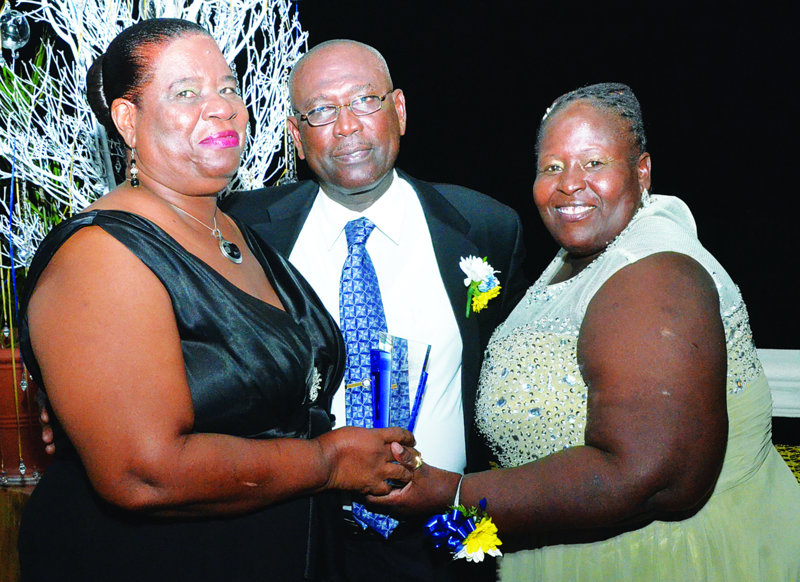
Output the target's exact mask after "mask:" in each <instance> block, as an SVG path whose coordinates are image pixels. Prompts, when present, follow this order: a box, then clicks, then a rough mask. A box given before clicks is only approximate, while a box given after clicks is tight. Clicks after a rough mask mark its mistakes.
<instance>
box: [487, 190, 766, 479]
mask: <svg viewBox="0 0 800 582" xmlns="http://www.w3.org/2000/svg"><path fill="white" fill-rule="evenodd" d="M662 251H675V252H681V253H684V254H688V255H689V256H692V257H693V258H695V259H696V260H698V262H700V263H701V264H702V265H703V266H704V267H705V268H706V270H707V271H708V272H709V273H710V274H711V276H712V277H713V279H714V281H715V283H716V286H717V289H718V292H719V297H720V313H721V316H722V321H723V325H724V327H725V337H726V341H727V347H728V380H727V387H728V400H729V402H730V400H731V399H732V398H736V397H737V395H739V394H741V393H742V392H743V391H744V390H745V387H746V386H747V383H748V382H749V381H750V380H752V379H753V378H755V377H756V376H758V375H760V374H761V373H762V369H761V364H760V363H759V361H758V357H757V353H756V350H755V346H754V344H753V340H752V336H751V333H750V326H749V323H748V318H747V310H746V308H745V306H744V303H743V302H742V298H741V295H740V293H739V290H738V289H737V288H736V286H735V285H734V284H733V282H732V281H731V280H730V278H729V277H728V275H727V273H725V271H724V269H723V268H722V267H721V266H720V265H719V263H718V262H717V261H716V260H715V259H714V258H713V257H712V256H711V255H710V254H709V253H708V252H707V251H706V250H705V249H704V248H703V247H702V246H701V245H700V243H699V242H698V241H697V238H696V234H695V232H694V222H693V220H692V219H691V215H690V214H689V211H688V209H687V208H686V206H685V205H684V204H683V203H682V202H681V201H680V200H678V199H677V198H673V197H666V196H653V197H651V199H650V201H649V202H648V203H647V204H646V205H645V206H644V207H643V208H642V209H640V211H639V212H638V213H637V214H636V216H635V217H634V218H633V220H632V221H631V223H630V224H629V225H628V227H627V228H626V229H625V230H624V231H623V232H622V233H621V234H620V235H619V236H618V237H617V239H615V241H614V242H613V243H612V244H611V245H609V247H608V248H607V249H606V251H604V253H603V254H602V255H600V256H599V257H598V258H597V259H595V261H594V262H593V263H592V264H590V265H589V266H587V267H586V268H585V269H584V270H583V271H581V272H580V273H579V274H578V275H576V276H574V277H572V278H571V279H568V280H566V281H564V282H562V283H558V284H555V285H548V282H549V281H550V280H551V279H552V277H553V275H554V274H555V273H556V272H557V271H558V269H560V268H561V266H562V264H563V256H564V253H563V251H560V252H559V254H558V255H557V256H556V257H555V259H554V260H553V261H552V262H551V264H550V265H549V266H548V267H547V268H546V269H545V271H544V272H543V273H542V276H541V277H540V278H539V280H538V281H536V283H534V285H533V286H532V287H531V288H530V289H528V292H527V294H526V295H525V297H524V298H523V299H522V300H521V301H520V303H519V304H518V305H517V307H516V308H515V309H514V311H513V312H512V313H511V315H510V316H509V317H508V319H507V320H506V321H505V322H504V323H503V324H501V325H500V326H499V327H498V328H497V330H495V333H494V335H493V336H492V339H491V340H490V342H489V345H488V347H487V349H486V354H485V357H484V363H483V368H482V370H481V375H480V383H479V389H478V398H477V402H476V420H475V422H476V426H477V427H478V429H479V431H480V432H481V433H482V434H483V435H484V437H485V438H486V440H487V442H488V443H489V445H490V446H491V447H492V449H493V450H494V452H495V454H496V455H497V458H498V461H499V462H500V464H501V466H504V467H513V466H517V465H521V464H523V463H526V462H529V461H533V460H535V459H538V458H540V457H542V456H544V455H548V454H552V453H555V452H557V451H559V450H562V449H564V448H567V447H571V446H576V445H581V444H583V442H584V430H585V428H586V401H587V386H586V383H585V382H584V380H583V378H582V376H581V373H580V369H579V367H578V359H577V343H578V333H579V330H580V325H581V322H582V320H583V315H584V313H585V312H586V307H587V306H588V304H589V302H590V301H591V299H592V297H593V296H594V294H595V292H596V291H597V289H599V288H600V286H602V284H603V283H604V282H605V281H607V280H608V278H609V277H611V276H612V275H613V274H614V273H615V272H617V271H618V270H619V269H621V268H622V267H624V266H625V265H627V264H630V263H632V262H635V261H637V260H639V259H641V258H643V257H645V256H648V255H650V254H653V253H655V252H662Z"/></svg>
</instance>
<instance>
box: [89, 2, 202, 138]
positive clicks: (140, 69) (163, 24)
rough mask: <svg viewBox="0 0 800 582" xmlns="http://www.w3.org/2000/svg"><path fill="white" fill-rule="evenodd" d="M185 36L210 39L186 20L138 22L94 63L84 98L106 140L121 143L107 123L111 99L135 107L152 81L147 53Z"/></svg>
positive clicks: (110, 125) (150, 57)
mask: <svg viewBox="0 0 800 582" xmlns="http://www.w3.org/2000/svg"><path fill="white" fill-rule="evenodd" d="M187 34H203V35H206V36H211V35H210V34H209V32H208V31H207V30H206V29H205V28H203V27H202V26H200V25H199V24H197V23H195V22H191V21H189V20H181V19H178V18H150V19H147V20H142V21H140V22H137V23H136V24H134V25H132V26H130V27H128V28H126V29H125V30H123V31H122V32H120V33H119V34H118V35H117V36H116V37H115V38H114V40H112V41H111V44H109V45H108V48H107V49H106V52H105V53H103V54H101V55H100V56H99V57H97V59H95V61H94V63H93V64H92V66H91V67H90V68H89V71H88V72H87V73H86V97H87V99H88V100H89V105H90V107H91V108H92V111H93V112H94V114H95V117H97V120H98V121H99V122H100V123H101V124H102V125H103V127H104V128H105V129H106V132H107V133H108V136H109V137H110V138H112V139H116V140H119V141H123V140H122V136H121V135H120V134H119V132H118V131H117V128H116V126H115V125H114V121H113V120H112V119H111V104H112V103H113V102H114V99H118V98H120V97H122V98H125V99H129V100H130V101H131V102H133V103H136V104H138V103H139V98H140V97H141V91H142V88H143V87H144V86H145V85H146V84H147V82H148V81H149V80H150V78H151V77H152V71H153V60H154V59H153V57H154V55H155V53H153V52H149V51H148V49H149V48H152V47H154V46H159V45H162V44H164V43H167V42H170V41H172V40H174V39H177V38H179V37H181V36H184V35H187Z"/></svg>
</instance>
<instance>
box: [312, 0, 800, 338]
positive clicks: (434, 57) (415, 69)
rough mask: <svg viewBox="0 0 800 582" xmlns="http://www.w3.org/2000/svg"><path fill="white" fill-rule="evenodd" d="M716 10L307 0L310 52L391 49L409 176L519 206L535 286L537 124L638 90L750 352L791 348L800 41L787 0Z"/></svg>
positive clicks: (653, 145)
mask: <svg viewBox="0 0 800 582" xmlns="http://www.w3.org/2000/svg"><path fill="white" fill-rule="evenodd" d="M709 4H711V3H709ZM713 4H714V5H713V6H710V5H709V6H706V5H705V4H704V3H703V2H700V1H698V2H695V3H688V2H686V3H684V2H658V3H649V2H645V1H642V2H640V3H638V4H635V3H623V2H613V1H610V2H609V1H606V2H597V3H594V4H593V5H592V6H586V5H584V4H583V3H581V2H574V1H572V2H560V1H550V2H539V1H530V2H511V1H502V0H495V1H492V2H489V1H482V0H471V1H462V2H458V1H454V0H429V1H425V2H423V1H405V2H395V3H378V2H364V1H360V0H358V1H348V2H336V1H332V0H300V1H299V2H297V6H298V9H299V13H300V21H301V23H302V25H303V28H304V29H305V30H306V31H308V33H309V46H313V45H315V44H317V43H319V42H322V41H324V40H328V39H331V38H352V39H356V40H360V41H362V42H366V43H368V44H370V45H373V46H374V47H376V48H377V49H378V50H380V51H381V53H383V55H384V56H385V57H386V60H387V62H388V63H389V67H390V70H391V72H392V78H393V81H394V85H395V87H399V88H402V89H403V91H404V93H405V95H406V100H407V106H408V111H409V124H408V132H407V134H406V136H405V137H404V138H403V143H402V147H401V153H400V159H399V161H398V165H399V166H400V167H402V168H403V169H404V170H406V171H408V172H409V173H411V174H412V175H413V176H415V177H418V178H422V179H427V180H432V181H442V182H452V183H457V184H462V185H465V186H469V187H472V188H475V189H476V190H480V191H482V192H485V193H487V194H489V195H491V196H493V197H494V198H497V199H498V200H501V201H502V202H504V203H506V204H508V205H510V206H512V207H514V208H515V209H516V210H517V211H518V212H519V214H520V216H521V217H522V220H523V223H524V226H525V230H526V238H527V242H528V248H529V255H530V261H529V262H530V265H529V270H530V274H531V275H532V276H536V275H538V273H539V272H540V271H541V269H542V268H543V267H544V266H545V265H546V264H547V262H548V261H549V260H550V259H551V258H552V256H553V254H554V252H555V250H556V246H555V243H553V242H552V240H551V239H550V237H549V235H548V234H547V232H546V231H545V230H544V228H543V227H542V226H541V224H540V221H539V217H538V214H537V213H536V211H535V208H534V206H533V201H532V197H531V185H532V184H533V178H534V156H533V149H534V141H535V133H536V129H537V127H538V121H539V119H540V118H541V116H542V114H543V113H544V110H545V109H546V108H547V106H548V105H549V104H550V102H552V100H553V99H555V97H557V96H558V95H560V94H562V93H564V92H566V91H568V90H570V89H574V88H576V87H578V86H581V85H586V84H590V83H595V82H600V81H620V82H624V83H627V84H629V85H630V86H631V87H632V88H633V90H634V92H635V93H636V94H637V96H638V97H639V100H640V101H641V103H642V110H643V113H644V118H645V126H646V129H647V133H648V140H649V147H648V149H649V151H650V153H651V154H652V158H653V186H654V187H653V191H654V192H656V193H663V194H672V195H676V196H679V197H681V198H683V199H684V200H685V201H686V202H687V203H688V204H689V206H690V207H691V208H692V211H693V213H694V216H695V219H696V221H697V225H698V232H699V236H700V240H701V241H702V242H703V244H704V245H705V246H706V247H707V248H708V249H709V250H710V251H711V252H712V253H713V254H714V255H715V256H716V257H717V258H718V259H719V260H720V262H721V263H722V264H723V266H725V268H726V269H727V271H728V272H729V273H730V275H731V276H732V277H733V279H734V281H736V282H737V284H738V285H739V287H740V288H741V291H742V294H743V295H744V298H745V301H746V303H747V305H748V309H749V311H750V320H751V326H752V329H753V334H754V337H755V341H756V345H758V346H759V347H762V348H792V349H797V348H800V339H798V337H797V335H796V331H797V324H798V323H799V322H800V321H798V320H800V318H799V317H798V315H799V314H800V307H798V299H799V298H798V293H797V283H796V279H797V278H798V273H800V267H799V266H798V261H797V259H796V256H795V248H796V244H795V240H796V233H797V231H798V226H797V220H798V210H799V209H800V204H798V196H800V191H799V188H798V183H797V180H796V174H797V169H798V167H800V164H798V163H797V161H798V158H800V151H798V149H797V148H796V147H795V143H796V140H795V139H794V136H795V133H794V123H793V122H794V113H795V112H794V100H795V91H794V90H790V88H789V85H793V84H795V83H796V77H797V76H798V64H797V57H798V51H797V49H796V43H795V42H792V43H790V40H792V41H794V40H796V37H797V36H798V35H799V34H800V33H798V31H797V30H796V29H795V23H794V21H793V18H791V17H790V15H789V14H788V12H785V11H786V10H788V8H783V7H780V6H778V5H777V4H776V5H771V4H769V3H758V4H756V3H753V2H735V1H728V2H724V3H717V2H715V3H713ZM786 5H787V6H788V5H789V3H787V4H786ZM790 98H791V102H790ZM301 166H302V167H301V172H302V171H303V170H305V166H304V165H301ZM303 175H304V174H303V173H301V176H303Z"/></svg>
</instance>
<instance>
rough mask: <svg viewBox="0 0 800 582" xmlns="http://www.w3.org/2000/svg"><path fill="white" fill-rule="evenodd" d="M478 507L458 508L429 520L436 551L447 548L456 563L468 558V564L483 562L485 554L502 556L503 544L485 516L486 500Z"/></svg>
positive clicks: (427, 527)
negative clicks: (460, 559) (501, 548)
mask: <svg viewBox="0 0 800 582" xmlns="http://www.w3.org/2000/svg"><path fill="white" fill-rule="evenodd" d="M479 505H480V507H470V508H469V509H467V508H466V507H464V506H463V505H458V506H456V507H453V508H451V510H450V511H448V512H447V513H442V514H441V515H436V516H434V517H432V518H431V519H430V520H428V523H426V524H425V527H426V529H427V530H428V535H429V536H431V538H432V540H433V547H435V548H441V547H447V549H449V550H450V552H451V553H452V554H453V559H454V560H457V559H459V558H466V559H467V562H482V561H483V558H484V556H485V555H486V554H488V555H490V556H495V557H497V556H502V555H503V553H502V552H501V551H500V550H498V549H497V546H500V545H502V544H503V542H501V541H500V538H498V537H497V526H496V525H494V524H493V523H492V518H491V517H489V516H488V515H486V498H485V497H484V498H483V499H481V501H480V504H479Z"/></svg>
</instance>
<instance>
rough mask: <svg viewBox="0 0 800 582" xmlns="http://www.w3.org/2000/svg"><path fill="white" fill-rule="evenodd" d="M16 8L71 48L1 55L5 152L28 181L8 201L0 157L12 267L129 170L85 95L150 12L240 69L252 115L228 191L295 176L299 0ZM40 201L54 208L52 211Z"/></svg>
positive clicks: (55, 2) (34, 0)
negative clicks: (293, 78) (97, 64)
mask: <svg viewBox="0 0 800 582" xmlns="http://www.w3.org/2000/svg"><path fill="white" fill-rule="evenodd" d="M17 10H19V11H20V12H23V14H25V16H27V17H28V18H29V19H31V20H33V21H38V22H42V23H45V24H46V26H47V27H49V28H51V29H52V30H53V31H54V32H55V33H56V35H57V36H58V38H59V39H60V41H61V42H63V43H64V45H65V46H66V50H65V51H63V50H58V49H56V48H55V47H54V46H53V45H52V44H45V45H44V49H43V50H44V59H43V61H42V63H41V65H40V66H37V65H36V64H35V63H31V62H22V63H19V62H17V63H6V62H5V60H4V58H3V59H2V60H0V66H4V67H5V68H6V71H7V73H8V72H12V73H13V74H10V75H9V74H7V75H5V77H7V78H4V77H3V76H0V156H2V157H3V158H5V159H6V160H8V161H9V165H10V163H11V162H12V161H13V166H14V174H15V177H16V179H17V182H16V184H17V185H18V190H22V189H24V192H23V191H17V192H16V195H15V203H14V208H11V207H10V200H9V198H10V188H9V186H8V184H9V183H10V179H11V173H10V172H9V171H8V170H7V168H5V167H2V166H0V182H2V184H3V188H2V192H3V196H2V199H1V200H0V204H1V205H2V207H3V214H2V216H0V236H2V237H3V239H4V240H5V241H6V242H7V243H9V245H4V246H3V250H2V254H3V257H2V261H0V262H1V263H2V266H3V267H5V268H8V266H10V261H9V259H10V257H9V250H8V248H7V247H9V246H13V249H14V255H15V256H14V263H15V264H14V266H15V267H22V266H27V265H28V263H29V261H30V259H31V258H32V256H33V252H34V251H35V249H36V247H37V246H38V244H39V242H41V240H42V238H43V237H44V235H45V234H46V233H47V231H48V230H49V229H50V228H51V227H52V225H53V224H54V223H56V222H58V221H60V220H61V219H63V218H64V217H67V216H70V215H72V214H73V213H75V212H78V211H80V210H81V209H83V208H85V207H86V206H87V205H89V204H90V203H91V202H93V201H94V200H96V199H97V198H98V197H99V196H101V195H103V194H105V193H106V192H108V191H109V190H110V189H111V188H113V187H114V185H115V181H116V180H115V177H114V176H115V173H116V175H122V174H123V163H124V159H123V157H122V152H121V151H119V150H118V149H117V148H116V147H115V146H114V145H113V144H110V143H109V141H108V140H107V138H106V135H105V132H104V130H103V129H102V126H100V124H99V123H98V122H97V121H96V120H95V118H94V115H93V114H92V112H91V109H90V108H89V104H88V102H87V100H86V97H85V86H86V72H87V71H88V69H89V67H90V66H91V64H92V62H93V61H94V59H95V58H96V57H97V56H98V55H99V54H100V52H101V51H103V50H105V48H106V47H107V46H108V44H109V43H110V42H111V40H112V39H113V38H114V37H115V36H116V35H117V34H118V33H119V32H120V31H121V30H122V29H124V28H126V27H127V26H129V25H131V24H133V23H134V22H136V21H138V20H140V19H142V18H153V17H174V18H184V19H187V20H192V21H195V22H198V23H199V24H201V25H202V26H204V27H205V28H206V29H207V30H208V31H209V32H210V33H211V34H212V36H213V37H214V38H215V39H216V40H217V42H218V43H219V46H220V48H221V49H222V53H223V54H224V55H225V57H226V59H228V61H229V62H231V63H233V64H234V67H235V68H238V69H239V70H240V77H241V78H240V81H241V87H242V96H243V98H244V101H245V104H246V105H247V107H248V110H249V112H250V115H251V124H250V135H249V136H248V139H247V144H246V148H245V152H244V154H243V156H242V164H241V166H240V169H239V173H238V175H237V176H236V178H235V179H234V180H233V182H232V183H231V189H234V190H236V189H253V188H260V187H263V186H266V185H269V184H271V183H274V182H275V181H276V179H277V178H278V177H280V176H281V174H282V173H283V174H284V178H285V177H287V176H286V174H288V178H289V179H291V178H293V177H294V153H293V151H292V150H291V148H290V147H286V146H287V145H288V146H291V144H289V143H288V142H287V140H286V136H285V128H284V125H285V118H286V115H287V114H288V113H289V98H288V89H287V84H286V79H287V76H288V71H289V70H290V68H291V67H292V65H294V63H295V62H296V61H297V59H298V58H299V57H300V56H301V55H302V53H303V52H304V50H305V47H306V39H307V33H305V32H304V31H303V30H302V28H301V27H300V22H299V20H298V15H297V12H296V10H295V9H294V8H293V5H292V2H291V0H269V1H265V0H139V1H137V0H22V1H20V2H18V5H17ZM32 42H36V39H32ZM3 57H5V54H4V55H3ZM12 69H16V70H13V71H12ZM242 69H244V70H242ZM276 155H277V157H276ZM31 192H34V194H35V195H34V196H33V198H37V197H38V200H39V203H40V204H38V205H37V203H36V202H35V201H32V200H31V198H32V197H31V196H30V193H31ZM42 206H47V208H49V210H48V211H46V212H44V213H43V212H42V210H41V207H42ZM12 210H13V213H12ZM12 214H13V224H11V221H10V220H9V217H10V216H12Z"/></svg>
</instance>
